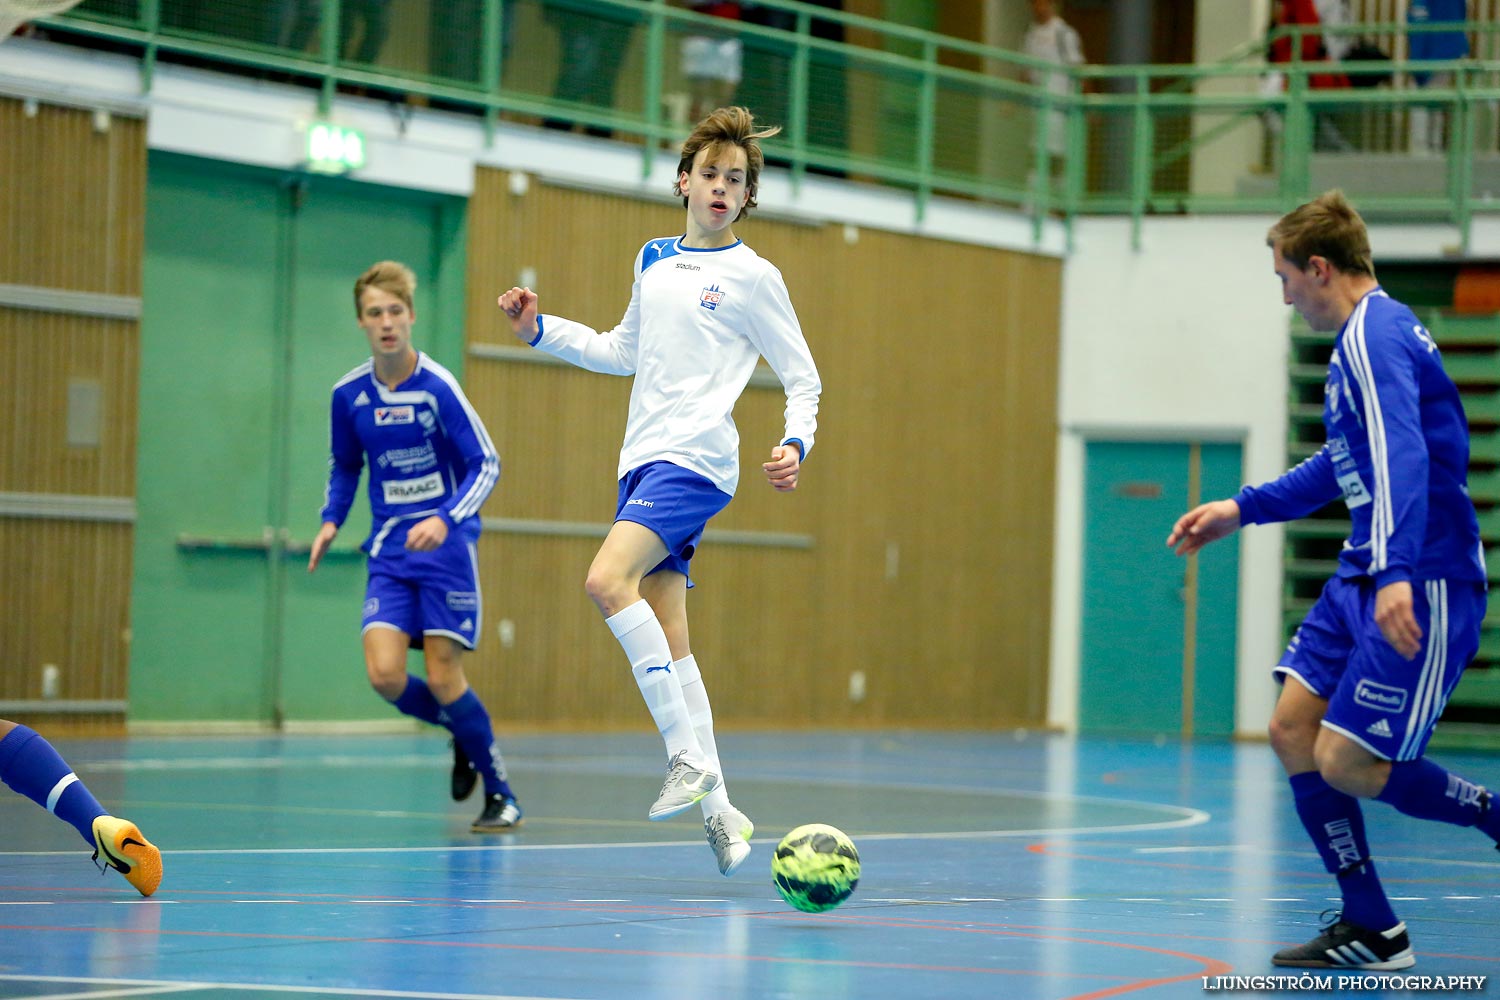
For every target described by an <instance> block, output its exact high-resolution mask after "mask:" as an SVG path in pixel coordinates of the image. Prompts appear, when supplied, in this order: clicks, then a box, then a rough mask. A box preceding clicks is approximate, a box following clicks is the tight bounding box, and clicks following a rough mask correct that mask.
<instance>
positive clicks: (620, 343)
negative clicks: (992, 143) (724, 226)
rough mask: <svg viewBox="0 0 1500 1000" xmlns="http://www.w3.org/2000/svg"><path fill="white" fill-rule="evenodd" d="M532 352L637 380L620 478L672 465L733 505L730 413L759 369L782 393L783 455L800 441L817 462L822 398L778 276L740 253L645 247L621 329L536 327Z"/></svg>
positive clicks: (736, 466)
mask: <svg viewBox="0 0 1500 1000" xmlns="http://www.w3.org/2000/svg"><path fill="white" fill-rule="evenodd" d="M532 345H533V346H534V347H536V348H538V349H540V350H543V351H546V352H547V353H549V354H553V355H556V356H557V357H560V358H562V359H564V360H566V361H569V362H571V363H573V364H575V365H578V366H579V367H580V368H586V369H588V370H589V371H594V372H604V373H606V374H610V375H631V374H633V375H635V383H634V385H633V386H632V387H631V390H630V413H629V416H628V417H627V418H626V421H625V442H624V444H623V446H622V447H621V448H620V463H619V468H618V472H617V475H618V476H619V477H621V478H623V477H624V476H625V474H626V473H627V472H630V471H631V470H632V469H638V468H640V467H641V466H643V465H645V464H646V463H647V462H654V461H667V462H672V463H673V464H675V465H680V466H682V467H683V468H685V469H690V470H692V471H693V472H696V473H698V474H699V475H701V476H703V477H704V478H705V479H707V480H709V481H710V482H712V483H713V484H714V485H715V486H717V487H718V488H719V489H721V490H723V491H724V492H725V493H728V494H730V495H731V496H732V495H733V494H734V491H735V487H736V486H737V485H738V483H739V476H740V463H739V459H740V455H739V445H740V436H739V431H738V430H737V429H736V428H735V426H734V417H733V415H732V414H733V410H734V404H735V402H736V400H738V399H739V398H740V393H742V392H744V390H745V386H746V385H747V384H748V383H749V381H750V376H751V375H752V374H754V372H755V365H756V361H757V360H758V359H759V358H762V357H764V358H765V359H766V362H767V363H768V364H769V365H770V366H771V370H772V371H774V372H775V373H776V376H777V377H778V378H779V379H781V384H782V387H783V388H784V389H785V390H786V411H785V424H784V434H783V436H782V438H781V442H780V443H782V444H785V443H787V442H788V441H795V442H796V443H797V444H798V445H799V450H800V452H801V455H802V459H803V460H804V461H805V460H806V459H807V456H808V454H809V453H810V452H811V451H812V447H813V435H814V434H815V433H816V431H817V426H818V397H819V395H820V393H821V392H822V391H823V385H822V382H821V381H820V379H819V377H818V369H817V366H816V365H815V364H814V363H813V359H812V354H811V352H809V351H808V349H807V341H806V340H805V339H803V336H802V327H801V326H800V325H799V324H798V322H797V314H796V312H795V311H794V310H793V309H792V303H791V299H790V297H789V296H788V295H787V290H786V283H785V282H784V281H783V280H782V277H781V272H780V271H778V270H777V269H776V267H775V266H774V265H773V264H771V262H770V261H768V260H766V259H765V258H763V257H761V256H760V255H759V254H757V253H756V252H755V251H754V250H751V249H750V248H749V247H748V246H746V245H745V244H744V243H743V242H741V241H738V240H736V241H735V242H734V243H732V244H730V245H729V246H727V247H718V248H715V249H700V248H693V247H685V246H683V245H682V242H681V238H680V237H678V238H675V239H674V238H673V237H670V236H667V237H663V238H662V239H656V240H652V241H650V242H649V243H647V244H646V245H645V246H644V247H642V248H641V252H640V253H639V254H638V255H637V256H636V260H635V284H634V287H633V288H632V289H631V293H630V305H629V307H627V308H626V310H625V315H624V317H623V318H622V319H621V320H620V323H619V325H618V326H616V327H615V328H614V329H613V330H609V331H607V332H604V333H596V332H595V331H594V330H593V329H592V328H590V327H587V326H584V325H583V324H582V323H576V322H573V321H572V320H567V319H563V318H562V317H561V316H553V315H544V316H538V317H537V336H536V339H535V340H533V341H532ZM768 457H769V456H768Z"/></svg>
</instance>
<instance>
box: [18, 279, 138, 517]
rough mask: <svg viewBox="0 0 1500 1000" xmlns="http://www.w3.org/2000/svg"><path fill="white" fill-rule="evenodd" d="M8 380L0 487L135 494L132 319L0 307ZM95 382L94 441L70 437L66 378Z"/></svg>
mask: <svg viewBox="0 0 1500 1000" xmlns="http://www.w3.org/2000/svg"><path fill="white" fill-rule="evenodd" d="M0 344H6V345H7V346H8V347H9V351H8V356H9V358H10V364H11V369H12V372H11V373H12V376H13V378H14V384H15V385H17V386H19V387H21V388H22V391H20V392H17V393H14V394H11V395H10V396H9V397H8V398H7V400H6V402H5V404H4V407H5V412H6V417H7V419H6V421H5V425H4V426H3V427H0V492H22V493H72V494H78V495H90V496H93V495H97V496H113V497H120V496H132V495H133V494H134V493H135V435H136V419H135V417H136V378H135V373H136V370H137V368H138V365H139V355H138V341H137V337H136V324H135V323H133V322H126V321H121V320H109V319H97V318H93V317H88V316H68V315H63V314H61V313H48V312H36V311H32V310H25V309H7V308H5V307H3V306H0ZM75 380H78V381H86V382H93V383H96V384H97V385H98V387H99V392H100V403H101V406H100V414H99V416H100V420H99V432H100V433H99V441H100V443H99V445H98V446H97V447H92V446H72V447H70V446H69V444H68V385H69V383H70V382H72V381H75Z"/></svg>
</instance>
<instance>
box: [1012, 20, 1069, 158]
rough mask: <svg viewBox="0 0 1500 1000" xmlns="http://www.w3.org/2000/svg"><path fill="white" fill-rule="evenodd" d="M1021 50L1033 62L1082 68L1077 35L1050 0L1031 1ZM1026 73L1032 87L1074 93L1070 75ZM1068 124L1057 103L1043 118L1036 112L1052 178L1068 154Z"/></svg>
mask: <svg viewBox="0 0 1500 1000" xmlns="http://www.w3.org/2000/svg"><path fill="white" fill-rule="evenodd" d="M1022 50H1023V51H1024V52H1025V53H1026V54H1027V55H1028V56H1030V57H1031V58H1033V59H1040V60H1043V61H1045V62H1049V63H1054V64H1056V65H1058V66H1082V65H1083V61H1084V60H1083V43H1082V42H1081V41H1080V40H1079V38H1078V32H1077V31H1075V30H1074V29H1073V27H1072V26H1071V25H1069V24H1068V23H1067V22H1066V21H1064V20H1063V19H1062V17H1061V16H1059V15H1058V13H1057V5H1056V4H1054V3H1053V2H1052V0H1031V27H1029V28H1027V29H1026V41H1025V44H1024V45H1023V46H1022ZM1029 73H1030V76H1031V83H1032V85H1033V86H1037V87H1045V88H1046V89H1047V91H1048V92H1049V93H1051V94H1054V95H1057V96H1059V97H1066V96H1067V95H1069V94H1071V93H1073V92H1074V86H1073V77H1072V76H1071V74H1068V73H1064V72H1059V71H1058V70H1055V69H1047V68H1044V67H1034V68H1032V69H1031V70H1030V71H1029ZM1067 122H1068V116H1067V111H1066V110H1065V109H1062V108H1060V107H1059V106H1058V105H1056V104H1054V106H1053V109H1052V110H1051V111H1049V112H1048V113H1047V114H1046V115H1045V116H1044V115H1043V114H1042V113H1041V111H1040V110H1038V112H1037V119H1036V141H1037V142H1044V143H1046V146H1047V155H1048V159H1049V161H1050V169H1051V171H1052V176H1053V177H1056V176H1058V175H1059V174H1060V173H1061V172H1062V166H1063V155H1064V154H1065V153H1066V152H1067V151H1068V133H1067Z"/></svg>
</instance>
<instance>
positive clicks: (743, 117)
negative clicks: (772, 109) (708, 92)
mask: <svg viewBox="0 0 1500 1000" xmlns="http://www.w3.org/2000/svg"><path fill="white" fill-rule="evenodd" d="M780 131H781V126H780V125H772V126H769V127H767V128H762V129H757V128H756V127H755V116H754V115H752V114H751V113H750V109H748V108H742V107H738V106H736V107H732V108H719V109H718V110H717V111H715V112H713V113H712V114H710V115H709V116H708V117H707V118H705V119H703V120H702V121H701V122H699V123H698V127H697V128H695V129H693V134H692V135H690V136H688V137H687V141H686V142H684V143H683V144H682V157H681V158H680V159H679V160H678V161H677V174H676V179H674V180H673V181H672V193H673V194H680V195H682V207H683V208H686V207H687V195H686V194H683V190H682V175H683V174H685V173H689V172H690V171H691V170H692V169H693V161H694V160H696V159H697V158H698V154H699V153H700V152H702V151H704V150H707V151H708V159H709V160H716V159H718V158H719V156H720V155H721V154H723V153H724V152H726V151H727V150H728V148H729V147H730V146H738V147H740V148H741V149H743V150H744V151H745V204H744V205H743V206H741V208H740V214H739V215H736V216H735V217H734V221H735V222H738V221H740V220H741V219H743V218H744V217H745V216H746V215H747V214H748V213H749V211H750V210H751V209H752V208H754V207H755V192H756V190H757V189H758V188H759V187H760V171H761V168H762V167H764V166H765V165H766V157H765V154H764V153H762V152H761V151H760V140H762V139H767V138H769V137H771V136H773V135H775V134H776V133H777V132H780Z"/></svg>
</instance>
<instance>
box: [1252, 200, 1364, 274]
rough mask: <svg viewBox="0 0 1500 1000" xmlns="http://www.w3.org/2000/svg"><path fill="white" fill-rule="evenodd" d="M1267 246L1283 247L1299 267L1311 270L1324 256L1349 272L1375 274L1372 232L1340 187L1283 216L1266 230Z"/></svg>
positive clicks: (1283, 253) (1282, 253)
mask: <svg viewBox="0 0 1500 1000" xmlns="http://www.w3.org/2000/svg"><path fill="white" fill-rule="evenodd" d="M1266 246H1268V247H1270V248H1271V249H1273V250H1276V249H1279V250H1280V251H1281V256H1282V257H1283V258H1284V259H1285V260H1286V261H1287V262H1288V263H1291V264H1294V265H1296V266H1297V268H1298V269H1299V270H1304V271H1305V270H1307V262H1308V261H1310V260H1312V258H1314V257H1322V258H1323V259H1324V260H1326V261H1328V263H1330V264H1332V265H1333V266H1334V267H1336V268H1338V269H1339V270H1340V271H1343V272H1344V273H1345V274H1362V275H1366V276H1367V277H1371V278H1373V277H1375V260H1374V256H1373V255H1372V254H1371V253H1370V231H1369V230H1368V229H1366V228H1365V220H1364V219H1362V218H1360V217H1359V213H1358V212H1356V211H1355V210H1354V206H1353V205H1351V204H1349V199H1347V198H1345V197H1344V192H1342V191H1340V190H1338V189H1337V188H1335V189H1333V190H1332V191H1325V192H1324V193H1323V194H1321V195H1319V196H1318V197H1316V198H1314V199H1313V200H1312V201H1310V202H1308V203H1307V204H1305V205H1299V206H1298V207H1296V208H1294V209H1292V210H1291V211H1290V212H1288V213H1287V214H1286V215H1283V216H1282V217H1281V218H1280V219H1279V220H1278V221H1277V223H1276V225H1274V226H1272V227H1271V229H1270V231H1269V232H1267V233H1266Z"/></svg>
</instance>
